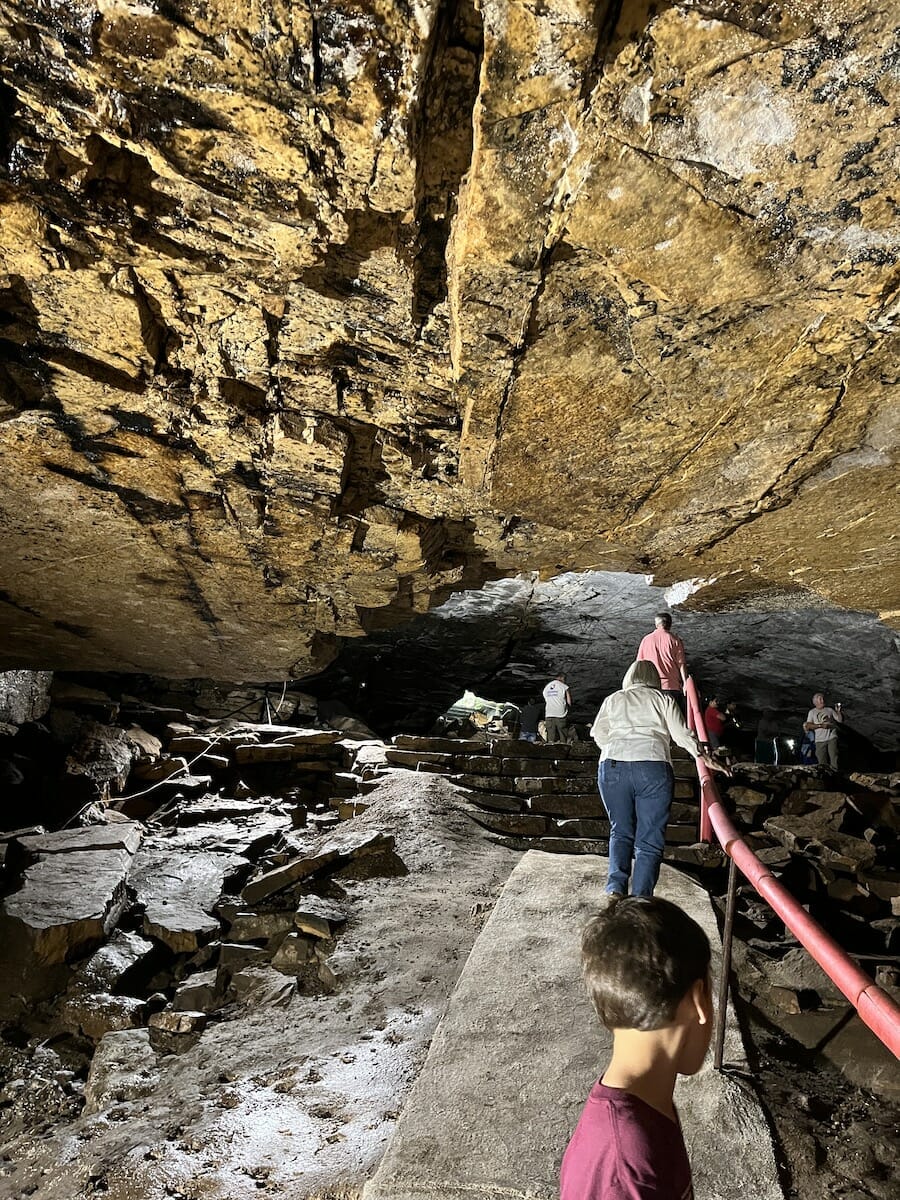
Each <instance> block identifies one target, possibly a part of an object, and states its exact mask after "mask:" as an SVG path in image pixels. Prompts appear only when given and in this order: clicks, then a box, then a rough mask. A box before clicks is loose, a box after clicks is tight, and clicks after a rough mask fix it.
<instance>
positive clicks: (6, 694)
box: [0, 671, 53, 728]
mask: <svg viewBox="0 0 900 1200" xmlns="http://www.w3.org/2000/svg"><path fill="white" fill-rule="evenodd" d="M52 679H53V672H52V671H0V724H3V725H9V726H12V727H13V728H15V727H16V726H19V725H24V724H25V723H26V722H27V721H39V720H40V719H41V717H42V716H43V715H44V713H46V711H47V709H48V708H49V707H50V684H51V681H52Z"/></svg>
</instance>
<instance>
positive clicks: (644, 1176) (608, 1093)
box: [559, 1083, 694, 1200]
mask: <svg viewBox="0 0 900 1200" xmlns="http://www.w3.org/2000/svg"><path fill="white" fill-rule="evenodd" d="M559 1194H560V1200H693V1196H694V1188H693V1185H692V1183H691V1165H690V1163H689V1162H688V1156H687V1150H685V1148H684V1138H683V1137H682V1134H681V1126H680V1125H679V1124H678V1123H677V1122H676V1121H671V1120H670V1119H669V1118H668V1117H666V1116H663V1114H662V1113H661V1112H658V1111H657V1110H656V1109H655V1108H652V1107H651V1106H650V1105H649V1104H647V1103H646V1102H645V1101H643V1100H641V1099H640V1098H639V1097H637V1096H633V1095H632V1094H631V1092H626V1091H624V1090H623V1089H622V1088H611V1087H607V1086H606V1084H604V1083H595V1084H594V1086H593V1087H592V1088H591V1094H590V1095H589V1096H588V1098H587V1103H586V1104H585V1106H584V1109H583V1110H582V1113H581V1116H580V1117H579V1119H578V1124H577V1125H576V1127H575V1132H574V1133H573V1134H572V1140H571V1141H570V1142H569V1144H568V1146H567V1147H566V1152H565V1154H564V1155H563V1161H562V1170H561V1172H560V1191H559Z"/></svg>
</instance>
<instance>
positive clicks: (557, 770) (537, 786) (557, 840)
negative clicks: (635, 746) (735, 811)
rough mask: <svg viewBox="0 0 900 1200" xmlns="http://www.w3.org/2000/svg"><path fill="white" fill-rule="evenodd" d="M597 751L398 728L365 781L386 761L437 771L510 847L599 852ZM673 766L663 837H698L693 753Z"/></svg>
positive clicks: (602, 815)
mask: <svg viewBox="0 0 900 1200" xmlns="http://www.w3.org/2000/svg"><path fill="white" fill-rule="evenodd" d="M598 757H599V755H598V751H597V747H596V746H595V745H594V744H593V743H592V742H577V743H571V744H570V743H563V744H555V745H543V744H538V743H534V742H525V741H512V740H509V739H502V740H499V739H498V740H495V741H490V740H487V739H482V738H472V739H454V738H429V737H418V736H412V735H405V734H400V735H398V736H397V737H395V738H394V739H393V741H392V743H391V744H389V745H388V746H387V747H386V748H385V751H384V764H383V765H382V766H381V767H380V768H377V769H376V771H375V772H373V775H374V778H373V779H372V780H370V781H368V782H367V784H366V786H377V779H378V774H379V772H384V771H386V770H390V769H391V768H392V767H402V768H404V769H406V770H414V771H417V772H421V773H424V774H438V775H444V776H446V777H447V778H448V779H449V780H450V781H451V782H452V783H454V784H456V785H457V786H458V787H460V788H461V789H463V790H464V791H465V792H466V800H467V812H468V813H469V815H470V816H471V817H472V818H473V820H475V821H476V822H477V823H478V824H479V825H481V826H482V827H483V828H485V829H488V830H490V831H491V832H492V833H496V834H499V835H500V836H502V837H504V838H506V839H512V844H514V845H516V846H517V847H521V848H525V847H526V846H527V845H528V844H534V845H537V844H540V845H541V846H542V847H543V848H545V849H557V850H564V851H566V852H573V853H574V852H579V851H581V852H591V853H597V852H598V850H599V851H602V852H603V853H605V852H606V844H605V843H606V840H607V839H608V837H609V824H608V822H607V819H606V812H605V810H604V808H603V805H602V803H601V801H600V796H599V793H598V791H597V761H598ZM673 768H674V772H675V803H674V804H673V808H672V819H671V821H670V823H669V825H668V827H667V829H666V842H667V844H669V845H670V846H684V845H687V844H690V843H694V842H696V840H697V821H698V816H699V810H698V805H697V775H696V771H695V768H694V763H693V760H692V759H691V758H689V757H688V756H687V755H682V754H681V752H680V751H676V755H675V757H674V760H673ZM333 803H334V804H335V807H337V806H338V802H337V801H334V802H333ZM551 843H552V845H551Z"/></svg>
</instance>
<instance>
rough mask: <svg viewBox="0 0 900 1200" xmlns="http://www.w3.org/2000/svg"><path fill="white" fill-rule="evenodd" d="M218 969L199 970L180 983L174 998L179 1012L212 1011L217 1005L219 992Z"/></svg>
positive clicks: (173, 1004) (174, 1005)
mask: <svg viewBox="0 0 900 1200" xmlns="http://www.w3.org/2000/svg"><path fill="white" fill-rule="evenodd" d="M217 978H218V972H217V971H198V972H197V974H196V975H191V976H190V977H189V978H188V979H186V980H185V981H184V983H182V984H180V985H179V986H178V987H177V988H176V990H175V995H174V997H173V999H172V1007H173V1008H174V1009H177V1010H178V1011H179V1012H212V1011H213V1009H215V1008H216V1007H217V1004H218V997H219V992H218V988H217V986H216V984H217Z"/></svg>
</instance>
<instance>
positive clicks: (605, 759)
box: [591, 659, 731, 896]
mask: <svg viewBox="0 0 900 1200" xmlns="http://www.w3.org/2000/svg"><path fill="white" fill-rule="evenodd" d="M591 737H592V738H593V739H594V741H595V742H596V743H597V745H598V746H599V747H600V765H599V768H598V771H597V783H598V786H599V788H600V798H601V799H602V801H603V806H604V808H605V809H606V812H607V814H608V816H609V826H610V831H609V877H608V879H607V883H606V891H607V894H608V895H610V896H625V895H627V894H628V885H629V880H630V882H631V892H632V895H634V896H652V895H653V889H654V888H655V887H656V881H657V879H658V878H659V864H660V862H661V861H662V853H663V847H664V845H665V836H666V825H667V823H668V820H669V811H670V809H671V807H672V797H673V796H674V793H675V777H674V774H673V772H672V757H671V752H670V743H671V742H675V743H676V744H677V745H679V746H681V747H682V749H684V750H687V752H688V753H689V754H691V755H693V757H694V758H701V759H703V761H704V762H705V763H706V765H707V766H708V767H709V768H710V769H711V770H713V771H721V772H722V773H723V774H725V775H730V774H731V770H730V768H728V767H727V766H725V764H723V763H720V762H719V761H718V759H715V758H713V756H712V755H711V754H709V753H708V752H707V751H705V750H704V749H703V747H702V746H701V745H700V743H699V742H698V741H697V738H696V736H695V735H694V734H693V733H692V732H691V731H690V730H689V729H688V727H687V725H686V723H685V720H684V717H683V716H682V714H681V710H680V708H679V707H678V705H677V704H676V703H675V700H674V699H673V698H672V697H671V696H667V695H665V694H664V693H663V692H662V690H661V688H660V677H659V671H658V670H657V669H656V666H655V664H654V663H652V662H650V661H648V660H647V659H638V661H637V662H634V663H632V664H631V666H630V667H629V668H628V670H627V671H626V672H625V678H624V679H623V680H622V689H621V691H618V692H613V693H612V695H611V696H607V697H606V699H605V700H604V701H603V704H602V705H601V707H600V711H599V712H598V713H597V717H596V720H595V721H594V724H593V725H592V726H591Z"/></svg>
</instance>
